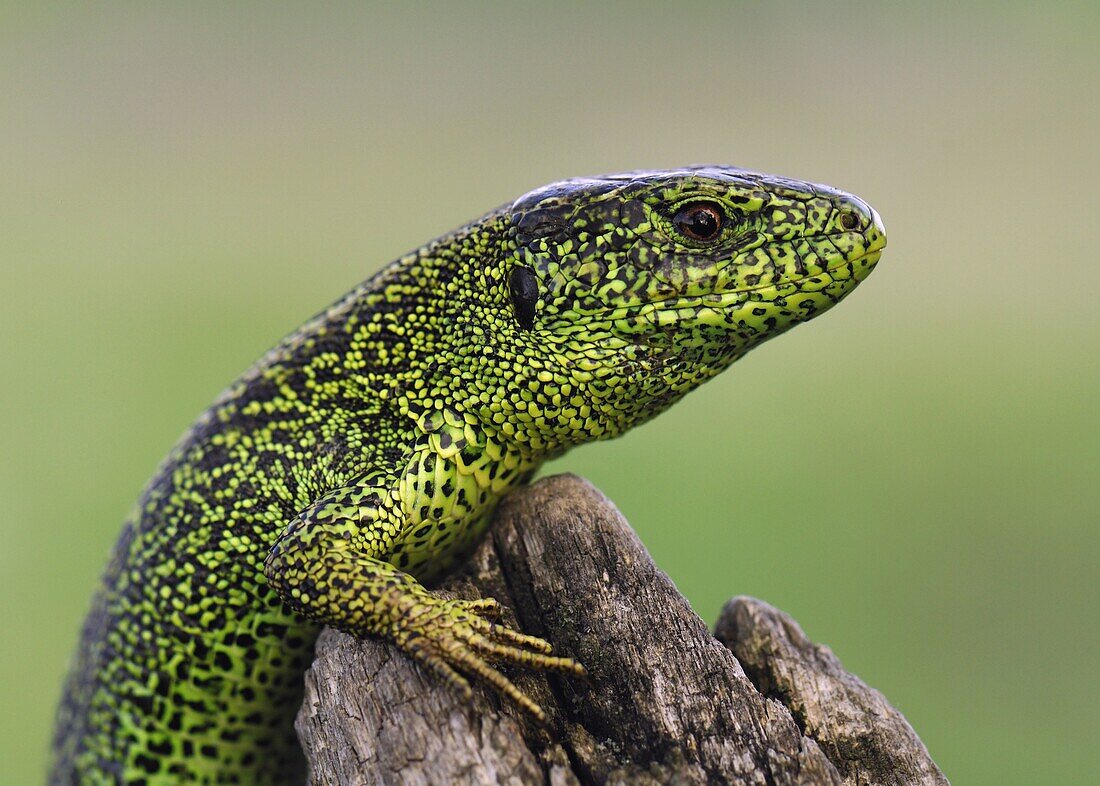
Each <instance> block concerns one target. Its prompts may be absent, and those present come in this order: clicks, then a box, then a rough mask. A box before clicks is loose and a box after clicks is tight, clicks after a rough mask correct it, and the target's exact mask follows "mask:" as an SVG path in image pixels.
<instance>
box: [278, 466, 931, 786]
mask: <svg viewBox="0 0 1100 786" xmlns="http://www.w3.org/2000/svg"><path fill="white" fill-rule="evenodd" d="M444 590H445V591H449V592H453V593H455V594H458V595H461V596H463V597H476V596H478V595H483V596H484V595H488V596H493V597H496V598H497V599H498V600H500V601H501V602H502V603H504V604H506V605H507V606H509V608H510V609H512V610H513V612H514V617H512V618H511V619H510V620H509V621H510V622H512V623H513V624H518V627H519V628H520V629H522V630H523V631H525V632H527V633H531V634H534V635H537V636H542V637H544V638H546V639H548V640H549V641H551V642H553V643H554V646H555V652H556V653H558V654H562V655H568V656H571V657H575V658H577V659H578V660H580V661H581V662H582V663H583V664H584V665H585V667H586V668H587V669H588V671H589V674H588V676H587V677H585V678H576V677H563V676H559V675H541V674H532V673H525V672H522V671H510V672H509V676H511V677H512V678H513V679H514V680H515V681H516V683H517V685H519V687H520V688H521V689H522V690H524V691H526V692H527V693H528V694H529V695H530V696H531V697H532V698H534V699H535V701H537V702H539V703H540V704H541V705H542V707H543V708H544V709H545V710H546V711H547V713H548V714H549V716H550V721H549V724H548V726H546V727H545V728H544V727H540V726H538V725H537V724H535V723H533V722H531V721H530V720H529V719H528V718H527V716H525V715H524V714H523V713H522V712H521V711H520V710H518V709H517V708H515V707H513V706H511V705H509V704H502V702H501V701H500V700H499V699H498V697H497V696H496V695H495V694H493V693H492V692H491V691H490V690H488V689H485V688H483V687H480V686H477V687H475V693H474V699H473V701H472V702H464V701H463V700H462V699H461V697H460V696H459V695H458V694H457V693H456V692H454V691H452V690H450V689H448V688H447V687H446V686H445V685H443V684H442V683H440V682H439V681H438V680H436V679H435V678H434V677H433V676H432V675H431V674H428V673H425V672H423V671H422V670H421V669H420V668H419V667H418V666H416V665H415V664H413V663H412V662H411V661H410V660H409V659H408V658H406V657H405V656H403V655H402V654H401V653H400V652H398V651H397V650H396V649H395V648H393V647H392V646H391V645H389V644H385V643H382V642H378V641H361V640H357V639H354V638H352V637H350V636H347V635H344V634H342V633H338V632H336V631H331V630H328V631H325V632H324V634H322V636H321V638H320V640H319V641H318V644H317V659H316V661H315V662H314V664H313V666H312V668H311V669H310V671H309V672H308V673H307V675H306V697H305V701H304V702H303V704H302V709H301V712H300V713H299V715H298V721H297V728H298V735H299V737H300V739H301V741H302V745H303V748H304V749H305V752H306V756H307V758H308V759H309V762H310V767H311V776H310V778H311V780H310V783H311V784H315V785H317V786H319V785H321V784H324V785H325V786H328V785H329V784H332V785H333V786H337V785H338V786H365V785H366V784H403V785H404V784H409V785H410V786H414V785H419V784H425V785H426V784H451V783H454V784H516V785H517V786H519V785H520V784H524V785H525V784H550V785H551V786H567V785H568V784H578V785H579V784H628V783H629V784H643V785H648V784H673V783H675V784H705V783H729V784H746V785H747V784H759V785H760V786H786V785H787V784H791V785H793V784H845V785H850V786H855V785H856V784H859V785H860V786H863V785H864V784H928V785H929V786H932V785H933V784H936V785H939V784H947V780H946V778H944V776H943V775H942V774H941V773H940V771H939V770H938V769H937V767H936V765H935V764H934V763H933V761H932V759H931V758H930V757H929V755H928V752H927V750H925V748H924V746H923V744H922V743H921V742H920V740H919V738H918V737H917V736H916V734H915V733H914V732H913V730H912V728H911V727H910V726H909V725H908V723H906V721H905V719H904V718H903V717H902V716H901V714H900V713H899V712H897V710H895V709H894V708H893V707H891V706H890V705H889V704H888V703H887V702H886V700H885V698H884V697H883V696H882V694H880V693H879V692H878V691H875V690H873V689H871V688H869V687H867V686H866V685H865V684H864V683H862V682H861V681H860V680H859V679H858V678H856V677H854V676H852V675H851V674H848V673H847V672H846V671H844V669H843V668H842V667H841V665H840V662H839V661H838V660H837V659H836V657H835V656H834V655H833V654H832V653H831V652H830V651H829V650H828V649H827V648H825V647H819V646H816V645H814V644H813V643H811V642H810V641H809V640H808V639H806V637H805V635H804V634H803V633H802V631H801V630H800V629H799V627H798V625H797V624H796V623H795V622H794V621H793V620H792V619H791V618H790V617H788V616H787V615H785V614H783V613H782V612H780V611H778V610H776V609H774V608H772V607H770V606H768V605H767V604H765V603H762V602H761V601H758V600H754V599H751V598H736V599H734V600H731V601H730V602H729V603H728V604H727V605H726V608H725V609H724V610H723V612H722V616H721V618H720V620H719V622H718V626H717V638H716V637H715V635H712V634H711V632H710V631H709V630H708V629H707V627H706V626H705V624H704V623H703V621H702V620H701V619H699V617H697V616H696V615H695V613H694V612H693V611H692V610H691V607H690V606H689V605H688V603H687V601H686V600H685V599H684V598H683V597H682V596H681V595H680V594H679V593H678V592H677V591H676V588H675V587H674V586H673V584H672V582H671V581H670V580H669V579H668V577H667V576H665V575H664V574H663V573H661V572H660V571H659V570H658V569H657V568H656V566H655V565H654V564H653V561H652V560H651V559H650V557H649V554H648V553H647V552H646V550H645V548H644V546H642V544H641V542H640V541H639V540H638V538H637V536H636V535H635V534H634V532H633V531H632V530H631V529H630V527H629V525H628V524H627V523H626V521H625V519H623V517H622V515H621V514H620V513H619V512H618V510H616V508H615V506H614V505H613V504H612V503H611V502H610V501H608V499H607V498H606V497H604V496H603V495H602V494H601V493H600V492H599V491H598V490H597V489H595V488H594V487H593V486H592V485H591V484H589V483H588V482H587V481H585V480H582V479H580V478H577V477H574V476H570V475H560V476H556V477H552V478H547V479H545V480H542V481H539V482H537V483H535V484H533V485H532V486H530V487H528V488H526V489H523V490H521V491H519V492H517V493H514V494H512V495H510V496H509V497H508V498H507V499H506V500H505V501H504V503H503V504H502V505H501V507H500V510H499V511H498V514H497V521H496V523H495V525H494V527H493V529H492V531H491V533H490V537H488V538H486V540H485V542H484V543H483V544H482V545H481V547H480V548H479V549H478V550H477V552H476V553H475V554H474V555H473V557H472V558H471V560H470V562H469V564H468V567H467V572H466V574H465V575H463V576H461V577H458V578H456V579H453V580H452V581H450V582H449V583H447V584H446V585H445V586H444ZM742 665H744V668H742Z"/></svg>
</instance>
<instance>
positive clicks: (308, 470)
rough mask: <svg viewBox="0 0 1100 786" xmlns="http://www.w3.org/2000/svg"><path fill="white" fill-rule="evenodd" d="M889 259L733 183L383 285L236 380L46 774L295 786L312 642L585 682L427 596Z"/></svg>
mask: <svg viewBox="0 0 1100 786" xmlns="http://www.w3.org/2000/svg"><path fill="white" fill-rule="evenodd" d="M885 245H886V238H885V232H884V230H883V227H882V223H881V221H880V220H879V218H878V215H877V214H876V213H875V212H874V211H873V210H872V209H871V208H870V207H868V206H867V205H866V204H865V203H864V202H862V201H860V200H859V199H857V198H856V197H853V196H851V195H849V194H845V193H843V192H841V191H837V190H835V189H832V188H829V187H826V186H820V185H813V184H810V183H803V182H799V181H794V180H789V179H785V178H779V177H772V176H768V175H763V174H758V173H753V172H748V171H745V170H740V169H734V168H728V167H696V168H690V169H682V170H673V171H660V172H632V173H627V174H623V175H612V176H605V177H597V178H590V179H576V180H566V181H563V182H560V183H555V184H553V185H550V186H547V187H545V188H541V189H538V190H536V191H532V192H531V193H529V194H527V195H525V196H523V197H521V198H520V199H518V200H517V201H516V202H514V203H511V204H509V205H506V206H504V207H502V208H500V209H497V210H495V211H493V212H491V213H489V214H487V215H485V216H484V217H482V218H480V219H478V220H476V221H473V222H471V223H470V224H468V225H466V226H464V227H462V228H460V229H458V230H456V231H455V232H453V233H451V234H449V235H446V236H444V237H442V238H439V239H437V240H435V241H432V242H431V243H428V244H427V245H425V246H423V247H422V248H420V249H418V250H417V251H414V252H412V253H410V254H408V255H406V256H404V257H402V258H400V259H398V260H396V261H395V262H393V263H392V264H391V265H389V266H387V267H386V268H384V269H383V270H382V271H381V272H380V273H378V274H377V275H375V276H374V277H372V278H370V279H369V280H367V281H366V282H365V283H363V284H362V285H360V286H359V287H357V288H356V289H354V290H353V291H352V292H350V293H348V294H347V295H346V296H345V297H343V298H342V299H341V300H339V301H338V302H337V303H335V304H334V305H333V306H332V307H330V308H329V309H327V310H326V311H324V312H322V313H321V314H319V315H318V316H316V317H315V318H314V319H313V320H311V321H310V322H308V323H307V324H306V325H304V326H303V327H302V328H301V329H299V330H298V331H296V332H295V333H292V334H291V335H290V336H289V337H287V338H286V339H285V340H284V341H283V342H282V343H281V344H279V345H278V346H277V347H276V348H275V349H273V350H272V351H271V352H270V353H268V354H267V355H266V356H265V357H264V358H262V359H261V360H260V361H259V362H258V363H257V364H256V365H255V366H254V367H253V368H252V369H251V370H250V371H248V372H246V373H245V374H244V375H243V376H242V377H241V378H240V379H239V380H237V381H236V382H235V383H233V384H232V385H231V386H230V387H229V389H228V390H227V391H226V392H225V393H223V394H222V396H221V397H220V398H219V399H218V400H217V401H215V402H214V404H213V405H212V406H211V407H210V409H208V410H207V411H206V412H205V413H204V414H203V415H202V416H201V417H200V418H199V419H198V421H197V422H196V423H195V424H194V425H193V426H192V428H191V429H190V430H189V431H188V432H187V434H185V435H184V437H183V438H182V440H181V441H180V442H179V444H177V445H176V446H175V448H173V450H172V452H171V453H170V454H169V456H168V458H167V459H166V460H165V462H164V463H163V464H162V465H161V467H160V469H159V470H158V471H157V474H156V475H155V476H154V478H153V479H152V481H150V483H149V485H148V487H147V488H146V489H145V491H144V492H143V493H142V495H141V497H140V499H139V500H138V503H137V504H136V506H135V507H134V509H133V511H132V513H131V514H130V516H129V518H128V520H127V522H126V524H125V526H124V528H123V531H122V534H121V536H120V538H119V540H118V543H117V544H116V546H115V549H114V552H113V555H112V558H111V561H110V564H109V566H108V568H107V570H106V572H105V574H104V576H103V580H102V584H101V586H100V588H99V591H98V592H97V595H96V597H95V599H94V600H93V603H92V608H91V611H90V613H89V615H88V618H87V620H86V622H85V624H84V627H83V633H82V637H81V643H80V646H79V649H78V651H77V653H76V656H75V658H74V662H73V664H72V668H71V672H70V675H69V678H68V681H67V683H66V686H65V691H64V694H63V698H62V702H61V707H60V709H59V712H58V721H57V727H56V732H55V736H54V753H53V765H52V767H53V769H52V774H51V782H53V783H60V784H69V783H82V784H99V783H104V784H106V783H129V784H147V785H152V784H167V783H244V784H276V783H299V782H301V781H302V779H303V777H304V771H303V767H304V765H303V762H302V758H301V753H300V750H299V748H298V745H297V742H296V740H295V737H294V730H293V720H294V716H295V713H296V711H297V707H298V704H299V703H300V700H301V692H302V675H303V672H304V670H305V669H306V667H307V666H308V663H309V661H310V659H311V657H312V650H313V643H314V640H315V638H316V636H317V633H318V632H319V630H320V627H321V626H322V625H330V626H333V627H336V628H339V629H341V630H344V631H348V632H350V633H352V634H355V635H359V636H377V637H382V638H385V639H388V640H390V641H392V642H394V643H395V644H396V645H397V646H399V647H400V648H401V649H402V650H404V651H405V652H406V653H407V654H408V655H409V656H411V657H413V658H415V659H417V660H418V661H419V662H420V663H422V664H423V665H425V666H426V667H427V668H428V669H429V670H430V671H432V672H433V673H435V674H436V675H438V676H439V678H441V679H442V680H444V681H445V682H446V683H449V684H450V685H451V686H453V687H454V689H456V690H458V691H462V692H468V691H469V690H470V688H469V683H468V681H467V680H468V678H470V677H473V678H476V679H481V680H485V681H488V682H489V683H491V684H492V685H493V686H494V687H495V688H496V689H497V690H498V691H500V692H501V693H503V694H505V695H507V696H508V697H509V698H510V699H511V700H513V701H515V702H517V703H518V704H520V705H521V706H523V707H524V708H525V709H527V710H528V711H530V712H532V713H533V714H535V715H541V710H540V709H539V708H538V707H537V706H535V705H534V704H533V703H532V702H531V701H530V700H529V699H528V698H527V697H526V696H524V695H523V694H522V693H520V692H519V691H518V690H517V689H516V688H515V687H514V686H513V685H512V683H511V682H510V681H508V680H507V678H505V677H504V676H503V675H502V674H501V673H500V672H499V671H497V670H496V668H494V667H493V665H491V664H492V663H494V662H505V663H511V664H514V665H519V666H525V667H530V668H535V669H555V670H560V671H563V672H565V673H567V674H568V673H575V674H579V673H583V670H582V669H581V667H580V665H579V664H577V663H575V662H574V661H572V660H570V659H568V658H563V657H557V656H554V655H551V654H550V645H549V644H548V643H547V642H544V641H542V640H540V639H537V638H534V637H531V636H526V635H524V634H522V633H519V632H517V631H513V630H511V629H509V628H507V627H506V626H503V625H500V624H494V622H493V619H494V618H495V616H496V614H497V612H498V611H499V609H498V607H497V604H496V603H495V602H494V601H492V600H489V599H482V600H472V601H469V600H445V599H441V598H439V597H437V596H435V595H433V594H432V593H431V592H429V591H428V590H427V589H425V588H424V583H426V582H432V581H434V580H436V579H438V578H439V577H440V576H442V575H443V574H444V573H446V572H447V571H448V570H449V569H451V568H453V567H454V566H456V565H457V564H459V563H460V562H461V560H462V559H463V557H464V556H465V555H466V554H467V553H468V552H469V550H470V549H471V547H472V546H473V545H474V544H475V543H476V542H477V541H478V540H479V538H481V536H482V535H483V534H484V532H485V528H486V526H487V524H488V522H489V520H490V518H491V516H492V513H493V510H494V508H495V506H496V504H497V502H498V501H499V500H500V499H501V497H502V496H503V495H504V494H505V493H507V492H508V490H509V489H511V488H514V487H515V486H517V485H519V484H522V483H525V482H526V481H527V480H529V479H530V478H531V476H532V475H533V474H534V473H535V472H536V471H537V470H538V468H539V466H540V465H541V464H542V463H543V462H544V461H546V460H547V459H549V458H552V457H554V456H557V455H560V454H561V453H562V452H564V451H566V450H567V449H569V448H570V447H572V446H574V445H577V444H581V443H584V442H589V441H593V440H597V439H607V438H610V437H615V436H617V435H619V434H621V433H623V432H624V431H626V430H627V429H629V428H631V427H632V426H635V425H637V424H639V423H641V422H643V421H645V420H647V419H649V418H651V417H653V416H654V415H656V414H657V413H659V412H661V411H662V410H664V409H665V408H667V407H668V406H670V405H671V404H673V403H674V402H675V401H677V400H678V399H680V398H681V397H682V396H684V395H685V394H686V393H688V392H689V391H690V390H692V389H694V388H695V387H697V386H698V385H699V384H701V383H702V382H704V381H706V380H707V379H710V378H711V377H713V376H715V375H716V374H718V373H719V372H721V371H722V370H724V369H725V368H727V367H728V366H729V365H730V364H731V363H733V362H734V361H735V360H737V359H738V358H739V357H741V356H742V355H744V354H745V353H746V352H747V351H749V350H750V349H752V348H753V347H754V346H756V345H757V344H759V343H761V342H763V341H765V340H767V339H769V338H772V337H773V336H776V335H778V334H780V333H782V332H784V331H785V330H787V329H789V328H791V327H793V326H794V325H797V324H798V323H800V322H805V321H807V320H809V319H812V318H813V317H814V316H816V315H818V314H820V313H822V312H824V311H825V310H827V309H829V308H831V307H832V306H833V305H835V304H836V303H838V302H839V301H840V300H841V299H842V298H844V297H845V296H846V295H847V294H848V293H849V292H851V291H852V290H853V289H854V288H855V287H856V285H857V284H858V283H859V282H860V281H862V280H863V279H864V278H866V277H867V275H868V274H869V273H870V272H871V270H872V268H873V267H874V266H875V263H876V262H877V261H878V258H879V255H880V254H881V251H882V249H883V248H884V246H885Z"/></svg>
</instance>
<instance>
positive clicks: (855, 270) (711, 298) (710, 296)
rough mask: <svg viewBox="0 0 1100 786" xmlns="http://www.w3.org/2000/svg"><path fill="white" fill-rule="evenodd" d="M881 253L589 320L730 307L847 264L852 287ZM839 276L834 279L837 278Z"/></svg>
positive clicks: (610, 312)
mask: <svg viewBox="0 0 1100 786" xmlns="http://www.w3.org/2000/svg"><path fill="white" fill-rule="evenodd" d="M881 256H882V248H876V249H874V250H873V251H868V252H866V253H864V254H860V255H859V256H856V257H852V258H851V259H842V260H840V261H838V262H834V263H833V264H832V265H829V266H828V267H826V268H825V269H824V270H822V271H820V272H818V273H808V274H806V275H804V276H799V277H798V278H791V279H787V280H785V281H778V282H775V281H773V282H770V283H768V284H759V285H756V286H751V287H740V288H738V289H730V290H726V291H722V292H709V293H707V294H705V295H676V294H672V295H669V296H668V297H663V298H655V299H653V300H647V301H646V302H644V303H637V304H632V305H629V306H619V307H618V308H612V309H608V310H606V311H602V312H600V314H599V315H598V317H597V316H596V315H592V319H590V320H589V321H592V320H594V319H595V318H602V319H611V320H615V319H622V318H626V317H639V316H646V315H647V314H651V313H653V312H656V311H661V312H668V313H670V314H674V313H676V312H679V311H680V310H682V309H699V308H709V309H714V310H717V311H721V310H724V309H727V308H733V307H736V306H740V305H742V304H743V303H744V302H745V301H746V300H747V299H748V295H750V294H751V293H753V292H762V291H765V290H769V289H779V288H781V287H789V286H796V285H798V284H801V283H803V282H805V281H811V280H813V279H815V278H819V277H822V276H829V277H830V278H832V274H833V273H835V272H836V271H838V270H840V269H842V268H845V267H848V266H849V265H850V266H851V268H852V274H851V276H850V277H849V278H845V279H839V280H840V281H849V280H850V281H852V282H853V283H852V284H851V286H852V287H854V286H855V285H856V284H858V283H859V282H861V281H863V279H865V278H866V277H867V276H868V275H869V274H870V272H871V270H872V269H873V268H874V266H875V265H876V264H877V263H878V260H879V257H881ZM836 280H838V279H834V281H836Z"/></svg>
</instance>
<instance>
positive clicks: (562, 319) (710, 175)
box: [501, 167, 886, 439]
mask: <svg viewBox="0 0 1100 786" xmlns="http://www.w3.org/2000/svg"><path fill="white" fill-rule="evenodd" d="M506 220H507V222H508V225H509V228H508V232H509V238H510V239H509V243H508V249H509V250H508V253H507V255H506V256H507V258H506V260H505V266H504V269H503V270H502V271H501V272H502V274H503V276H504V278H505V280H504V281H502V282H501V283H502V284H503V287H502V288H503V289H504V290H505V292H504V294H505V297H506V298H507V299H508V301H509V305H510V312H511V313H510V315H509V316H510V318H511V321H512V325H511V326H510V329H509V333H510V334H511V336H512V338H511V341H513V342H514V343H515V344H519V345H521V346H522V347H523V350H522V352H521V353H520V354H521V355H522V357H523V359H524V360H523V365H524V367H526V368H531V369H533V371H532V372H531V373H535V372H536V371H538V370H540V369H541V370H542V372H543V373H542V374H541V378H542V379H544V380H545V379H548V380H550V381H549V382H547V383H546V384H547V385H550V386H551V387H553V386H557V388H560V387H561V385H562V384H563V383H564V385H565V387H566V388H567V392H569V391H573V390H574V389H576V390H578V391H580V392H578V394H577V395H576V396H573V398H574V399H575V400H580V399H584V400H585V401H586V402H590V403H592V404H593V406H592V407H590V406H587V405H586V406H585V411H586V412H588V411H590V410H592V409H599V410H600V414H599V417H600V418H603V421H602V422H599V423H596V422H592V423H586V424H583V428H582V431H584V432H585V433H584V434H582V435H581V438H582V439H592V438H595V437H603V436H613V435H614V434H617V433H620V432H621V431H622V430H625V429H626V428H629V427H630V426H631V425H633V424H635V423H637V422H640V421H641V420H644V419H645V418H647V417H649V416H651V415H652V414H654V413H656V412H658V411H660V410H661V409H663V408H664V407H665V406H668V405H669V404H670V403H672V401H675V400H676V399H678V398H679V397H680V396H682V395H683V394H684V393H686V392H687V391H688V390H690V389H692V388H694V387H695V386H697V385H698V384H700V383H701V382H702V381H704V380H706V379H708V378H710V377H711V376H713V375H714V374H717V373H718V372H719V371H721V370H723V369H724V368H726V367H727V366H728V365H729V364H730V363H732V362H733V361H734V360H736V359H737V358H739V357H741V356H742V355H743V354H744V353H745V352H747V351H748V350H749V349H751V348H753V347H754V346H756V345H757V344H760V343H761V342H763V341H766V340H767V339H769V338H772V337H774V336H777V335H779V334H780V333H783V332H784V331H786V330H788V329H790V328H791V327H793V326H795V325H797V324H799V323H801V322H805V321H807V320H809V319H812V318H813V317H815V316H817V315H819V314H821V313H823V312H824V311H826V310H828V309H829V308H831V307H832V306H834V305H836V303H838V302H839V301H840V300H841V299H842V298H843V297H845V296H846V295H847V294H848V293H849V292H851V291H852V290H853V289H854V288H855V287H856V285H857V284H858V283H859V282H860V281H862V280H863V279H865V278H866V277H867V276H868V274H869V273H870V272H871V270H872V269H873V268H874V266H875V264H876V263H877V262H878V259H879V256H880V254H881V252H882V249H883V247H884V246H885V245H886V235H885V231H884V228H883V225H882V222H881V220H880V219H879V217H878V214H877V213H876V212H875V211H874V210H872V209H871V208H870V207H869V206H868V205H867V204H866V203H865V202H863V201H861V200H860V199H858V198H856V197H854V196H852V195H850V194H846V193H844V192H841V191H838V190H836V189H833V188H830V187H827V186H821V185H814V184H811V183H805V182H799V181H794V180H789V179H786V178H781V177H773V176H769V175H763V174H758V173H755V172H748V171H745V170H741V169H734V168H726V167H698V168H690V169H683V170H673V171H660V172H632V173H627V174H622V175H611V176H605V177H598V178H591V179H575V180H566V181H562V182H560V183H555V184H552V185H549V186H546V187H544V188H540V189H538V190H535V191H532V192H530V193H528V194H526V195H524V196H522V197H520V198H519V199H518V200H517V201H516V202H515V203H513V204H512V205H511V208H510V210H508V211H507V215H506ZM512 328H514V331H515V332H514V333H513V332H512V331H511V329H512ZM529 387H530V386H529ZM551 398H556V399H557V400H561V395H560V394H558V395H557V396H556V397H555V396H554V395H552V396H551ZM538 410H539V411H543V408H541V407H539V408H538ZM577 412H578V413H579V412H580V410H579V409H578V410H577ZM593 417H595V416H593ZM597 419H598V418H597ZM570 420H571V422H572V423H573V425H574V426H576V425H577V423H578V420H584V418H580V417H579V414H578V415H577V416H576V417H573V418H570ZM551 421H553V419H551ZM549 425H550V426H553V427H555V428H556V427H557V426H558V425H560V423H558V422H551V423H550V424H549ZM597 432H598V433H597Z"/></svg>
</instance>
